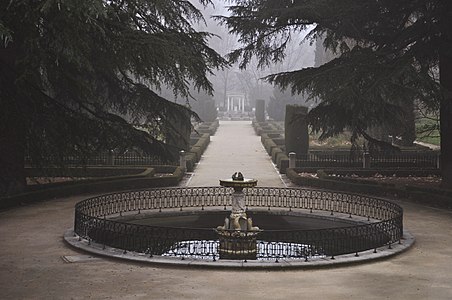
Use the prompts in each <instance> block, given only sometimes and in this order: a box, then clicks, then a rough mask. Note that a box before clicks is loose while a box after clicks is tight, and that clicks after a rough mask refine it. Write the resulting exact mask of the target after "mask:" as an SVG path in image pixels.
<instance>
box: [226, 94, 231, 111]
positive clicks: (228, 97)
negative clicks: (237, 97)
mask: <svg viewBox="0 0 452 300" xmlns="http://www.w3.org/2000/svg"><path fill="white" fill-rule="evenodd" d="M230 101H231V99H230V98H229V96H228V110H227V111H229V106H230Z"/></svg>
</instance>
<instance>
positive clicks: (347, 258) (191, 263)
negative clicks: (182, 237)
mask: <svg viewBox="0 0 452 300" xmlns="http://www.w3.org/2000/svg"><path fill="white" fill-rule="evenodd" d="M63 239H64V241H65V242H66V243H67V244H68V245H69V246H71V247H73V248H76V249H78V250H82V251H85V252H88V253H91V254H94V255H97V256H103V257H107V258H112V259H118V260H123V261H125V262H127V261H128V262H133V263H139V264H146V265H158V266H170V267H178V268H187V267H188V268H206V269H241V270H288V269H306V270H307V269H325V268H337V267H347V266H352V265H358V264H364V263H372V262H377V261H380V260H384V259H389V258H391V257H394V256H396V255H399V254H401V253H403V252H405V251H407V250H409V249H410V248H411V247H412V246H413V245H414V243H415V238H414V236H413V235H412V234H411V233H410V232H409V231H407V230H404V231H403V238H402V240H401V241H400V243H395V244H392V246H391V248H389V247H387V246H384V247H379V248H377V253H374V250H367V251H363V252H360V253H359V256H355V254H346V255H339V256H336V257H335V259H331V258H322V259H311V260H309V261H307V262H305V261H304V260H294V259H290V260H289V259H280V260H279V261H278V262H275V261H262V260H248V261H247V262H244V261H242V260H239V261H235V260H217V261H207V260H200V259H191V258H184V259H181V258H179V257H162V256H154V257H149V256H148V255H146V254H144V253H137V252H126V253H124V251H123V250H121V249H117V248H112V247H108V246H105V249H104V246H103V245H101V244H97V243H95V242H88V241H87V240H85V239H79V237H78V236H77V235H76V234H75V233H74V230H73V229H72V228H71V229H68V230H67V231H66V232H65V233H64V235H63Z"/></svg>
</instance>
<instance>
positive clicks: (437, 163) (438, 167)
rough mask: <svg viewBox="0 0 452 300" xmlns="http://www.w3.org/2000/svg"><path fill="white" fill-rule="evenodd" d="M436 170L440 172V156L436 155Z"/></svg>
mask: <svg viewBox="0 0 452 300" xmlns="http://www.w3.org/2000/svg"><path fill="white" fill-rule="evenodd" d="M436 168H437V169H439V170H441V154H440V153H438V155H436Z"/></svg>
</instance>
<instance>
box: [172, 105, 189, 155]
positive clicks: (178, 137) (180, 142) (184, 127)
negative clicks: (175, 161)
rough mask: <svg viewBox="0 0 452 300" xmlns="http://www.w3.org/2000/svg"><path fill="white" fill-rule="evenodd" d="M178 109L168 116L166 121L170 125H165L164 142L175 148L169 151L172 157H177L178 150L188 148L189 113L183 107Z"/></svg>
mask: <svg viewBox="0 0 452 300" xmlns="http://www.w3.org/2000/svg"><path fill="white" fill-rule="evenodd" d="M178 109H180V110H179V111H178V112H174V113H173V114H170V115H169V116H168V120H167V122H169V123H171V124H172V126H171V127H170V126H166V130H167V134H166V142H167V144H169V145H171V146H174V147H175V148H176V149H177V150H174V152H172V153H171V154H172V156H173V157H174V158H177V155H178V151H179V150H185V151H188V150H190V134H191V120H190V117H191V115H190V112H189V111H188V110H186V109H185V108H178Z"/></svg>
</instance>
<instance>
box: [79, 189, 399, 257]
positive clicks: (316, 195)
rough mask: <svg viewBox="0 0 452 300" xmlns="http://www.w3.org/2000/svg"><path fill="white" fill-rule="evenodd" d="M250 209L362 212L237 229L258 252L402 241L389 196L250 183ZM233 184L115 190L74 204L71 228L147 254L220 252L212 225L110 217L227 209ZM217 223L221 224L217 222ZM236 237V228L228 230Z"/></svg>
mask: <svg viewBox="0 0 452 300" xmlns="http://www.w3.org/2000/svg"><path fill="white" fill-rule="evenodd" d="M244 192H245V202H246V206H247V207H248V208H265V209H267V210H269V209H275V208H277V209H279V211H278V213H279V214H284V211H287V212H289V211H296V210H307V212H314V213H315V212H316V211H326V212H329V213H331V214H345V215H346V216H349V217H350V218H351V217H352V216H360V217H363V218H361V219H364V220H366V219H367V222H358V223H356V224H355V225H350V226H346V227H338V228H327V229H317V230H303V229H297V230H263V231H261V232H259V233H258V234H257V235H256V234H255V233H253V232H243V231H242V232H240V234H241V239H242V240H243V238H244V237H245V238H246V237H247V236H248V235H249V236H250V238H251V236H256V237H255V241H256V243H255V244H254V246H253V247H256V244H257V250H256V251H257V258H260V259H273V258H274V259H281V258H303V259H306V260H307V259H308V258H311V257H314V256H335V255H340V254H346V253H358V252H361V251H365V250H369V249H376V248H378V247H381V246H384V245H391V244H392V243H396V242H398V241H400V239H401V238H402V235H403V210H402V208H401V207H400V206H398V205H397V204H395V203H392V202H390V201H388V200H385V199H381V198H375V197H369V196H365V195H357V194H350V193H342V192H333V191H325V190H315V189H300V188H268V187H256V188H249V189H245V190H244ZM232 193H233V190H232V189H230V188H223V187H196V188H162V189H149V190H141V191H129V192H122V193H114V194H107V195H102V196H98V197H94V198H89V199H86V200H84V201H81V202H79V203H77V205H76V207H75V225H74V231H75V233H76V234H77V235H78V236H80V237H81V238H85V239H88V240H90V241H91V240H92V241H95V242H97V243H100V244H103V245H106V246H110V247H115V248H119V249H123V250H125V251H137V252H144V253H147V254H149V255H163V256H168V255H169V256H182V257H185V256H189V257H196V258H208V259H214V260H215V259H216V258H218V257H219V254H218V248H219V243H220V241H219V236H218V234H217V232H216V231H215V230H214V229H213V228H212V229H209V228H207V229H206V228H187V227H183V228H180V227H162V226H149V225H137V224H132V223H126V222H123V221H118V220H117V219H114V220H113V219H110V218H111V217H114V216H118V215H122V214H127V213H141V212H143V211H157V212H161V211H164V210H168V211H171V212H172V214H173V215H174V213H177V212H178V211H182V210H187V209H190V210H204V209H207V208H210V209H216V208H218V209H221V210H224V209H226V207H227V206H229V205H230V203H231V200H232ZM219 225H220V224H219ZM231 236H234V233H233V232H232V233H231Z"/></svg>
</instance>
